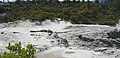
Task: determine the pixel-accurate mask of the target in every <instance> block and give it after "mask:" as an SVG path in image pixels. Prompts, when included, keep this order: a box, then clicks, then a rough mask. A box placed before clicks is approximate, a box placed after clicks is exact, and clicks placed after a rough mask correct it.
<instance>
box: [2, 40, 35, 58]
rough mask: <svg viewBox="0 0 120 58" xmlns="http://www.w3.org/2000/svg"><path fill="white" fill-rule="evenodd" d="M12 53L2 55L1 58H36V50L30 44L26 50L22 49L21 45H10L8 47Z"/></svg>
mask: <svg viewBox="0 0 120 58" xmlns="http://www.w3.org/2000/svg"><path fill="white" fill-rule="evenodd" d="M6 48H7V49H8V50H9V51H10V53H7V52H5V53H4V54H3V55H0V58H34V54H35V49H34V48H33V45H32V44H28V45H27V46H26V48H22V47H21V43H20V42H19V43H15V45H11V44H10V43H9V45H8V46H7V47H6Z"/></svg>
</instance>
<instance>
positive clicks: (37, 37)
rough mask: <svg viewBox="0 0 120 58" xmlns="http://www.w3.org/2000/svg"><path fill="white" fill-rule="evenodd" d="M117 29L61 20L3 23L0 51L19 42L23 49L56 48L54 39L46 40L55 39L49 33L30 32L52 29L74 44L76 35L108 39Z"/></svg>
mask: <svg viewBox="0 0 120 58" xmlns="http://www.w3.org/2000/svg"><path fill="white" fill-rule="evenodd" d="M117 26H119V25H117ZM115 28H116V27H111V26H107V25H84V24H71V23H70V22H67V21H60V20H56V21H54V22H52V21H50V20H46V21H43V22H42V23H40V22H37V21H35V22H31V21H29V20H26V21H21V20H20V21H15V22H9V23H2V24H0V33H1V34H0V50H3V51H4V50H6V48H5V46H6V45H7V44H8V43H9V42H10V43H15V42H19V41H20V42H21V43H22V46H23V47H24V46H26V45H27V44H29V43H31V44H33V45H35V46H36V48H41V47H43V46H48V47H51V46H54V44H52V43H51V40H53V39H46V38H53V37H52V36H51V37H50V36H48V33H31V32H30V31H39V30H43V29H45V30H49V29H50V30H52V31H53V32H58V33H59V36H60V37H62V38H66V39H68V40H71V41H70V44H73V43H72V40H74V39H76V37H75V36H76V35H83V37H88V38H95V39H101V38H107V35H106V33H107V32H110V31H112V30H114V29H115ZM31 34H34V36H31ZM76 53H79V52H76ZM76 55H77V54H76ZM71 57H72V56H71ZM68 58H70V57H68Z"/></svg>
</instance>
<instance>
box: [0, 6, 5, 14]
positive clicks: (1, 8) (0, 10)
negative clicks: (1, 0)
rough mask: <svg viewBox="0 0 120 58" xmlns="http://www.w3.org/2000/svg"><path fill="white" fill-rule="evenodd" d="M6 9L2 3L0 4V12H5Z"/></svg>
mask: <svg viewBox="0 0 120 58" xmlns="http://www.w3.org/2000/svg"><path fill="white" fill-rule="evenodd" d="M4 12H5V9H4V8H3V7H2V5H0V13H4Z"/></svg>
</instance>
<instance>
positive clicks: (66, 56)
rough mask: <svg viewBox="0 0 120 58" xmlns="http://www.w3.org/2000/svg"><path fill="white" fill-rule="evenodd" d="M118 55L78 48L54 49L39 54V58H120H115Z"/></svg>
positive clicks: (37, 55)
mask: <svg viewBox="0 0 120 58" xmlns="http://www.w3.org/2000/svg"><path fill="white" fill-rule="evenodd" d="M115 56H116V55H106V54H103V53H101V52H94V51H88V50H80V49H76V47H72V49H69V48H66V49H65V48H61V47H52V49H50V50H48V51H46V52H42V53H37V54H36V57H37V58H119V56H118V57H115Z"/></svg>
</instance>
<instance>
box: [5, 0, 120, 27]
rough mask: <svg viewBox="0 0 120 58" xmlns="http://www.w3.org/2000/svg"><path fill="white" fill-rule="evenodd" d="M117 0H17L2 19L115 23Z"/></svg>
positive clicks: (119, 7)
mask: <svg viewBox="0 0 120 58" xmlns="http://www.w3.org/2000/svg"><path fill="white" fill-rule="evenodd" d="M119 4H120V3H119V0H109V1H107V2H105V3H99V1H98V0H96V1H95V3H94V2H90V1H89V0H88V1H87V2H84V0H83V1H82V2H80V1H76V0H73V1H70V0H64V1H63V2H60V1H58V0H50V1H47V0H37V1H36V0H35V1H34V0H33V1H30V0H27V1H20V0H17V1H16V2H15V3H11V10H10V11H7V15H6V16H5V17H4V21H6V22H8V21H15V20H26V19H31V20H38V21H44V20H46V19H50V20H54V19H56V18H62V19H63V20H67V21H70V22H72V23H82V24H107V25H115V24H116V23H117V22H118V20H119V17H120V10H119V9H120V6H119Z"/></svg>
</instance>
